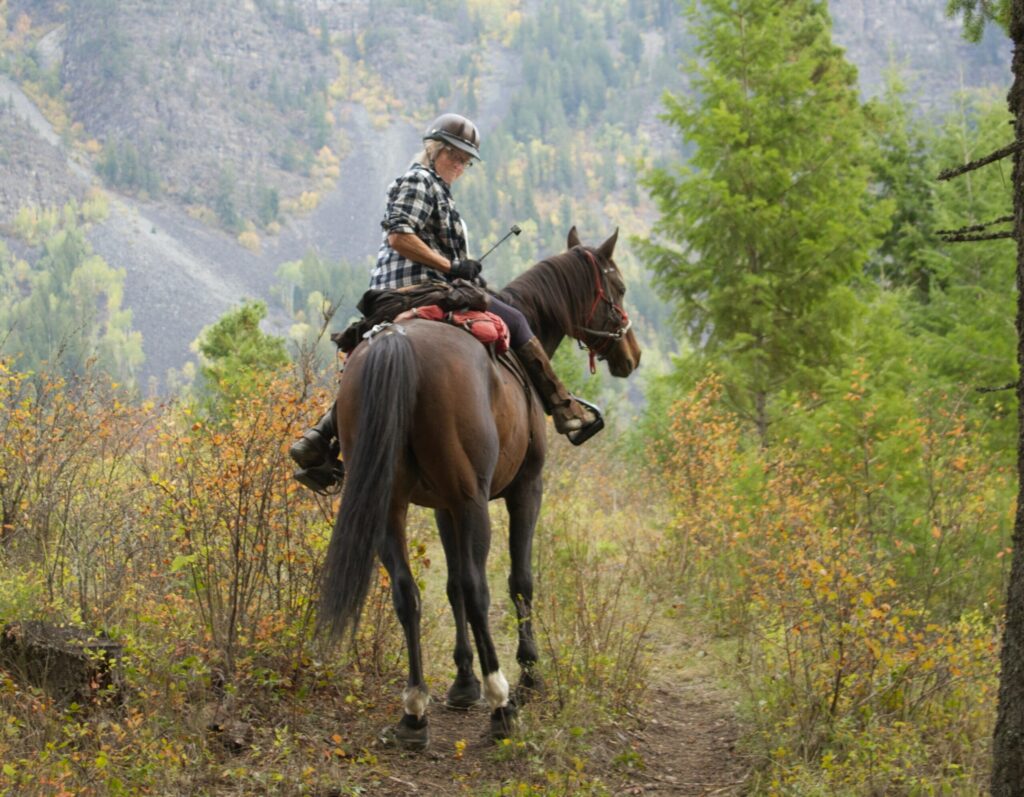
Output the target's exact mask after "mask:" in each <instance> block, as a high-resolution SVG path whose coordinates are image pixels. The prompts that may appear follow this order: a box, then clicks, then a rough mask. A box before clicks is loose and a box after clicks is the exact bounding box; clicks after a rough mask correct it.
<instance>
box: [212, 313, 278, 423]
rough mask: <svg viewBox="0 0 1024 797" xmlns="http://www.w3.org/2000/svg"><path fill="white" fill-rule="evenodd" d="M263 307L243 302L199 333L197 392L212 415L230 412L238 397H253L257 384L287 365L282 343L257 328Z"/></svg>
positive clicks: (262, 317) (262, 316)
mask: <svg viewBox="0 0 1024 797" xmlns="http://www.w3.org/2000/svg"><path fill="white" fill-rule="evenodd" d="M266 315H267V306H266V305H265V304H264V303H263V302H260V301H247V302H245V303H243V304H242V305H241V306H240V307H237V308H235V309H234V310H230V311H229V312H227V313H225V314H224V315H223V316H222V317H221V318H220V319H219V320H218V321H216V322H215V323H214V324H212V325H211V326H208V327H206V328H204V329H203V331H202V332H200V333H199V337H198V339H197V340H196V342H195V344H193V345H194V347H195V348H196V349H197V350H198V352H199V359H200V374H201V376H202V385H201V390H202V394H203V397H204V399H205V401H206V404H207V408H208V409H209V410H210V411H211V412H212V413H213V414H215V415H220V414H224V413H230V412H231V409H232V405H233V404H234V403H235V402H236V401H237V400H238V399H240V398H243V397H245V396H252V395H255V391H256V390H257V389H258V386H259V385H260V383H261V381H262V380H264V379H266V377H267V376H268V375H269V374H271V373H272V372H273V371H275V370H277V369H278V368H281V367H283V366H285V365H287V364H288V361H289V360H288V352H287V350H286V349H285V344H284V340H283V339H282V338H279V337H276V336H274V335H268V334H266V333H265V332H263V331H262V330H261V329H260V322H261V321H262V320H263V319H264V318H266Z"/></svg>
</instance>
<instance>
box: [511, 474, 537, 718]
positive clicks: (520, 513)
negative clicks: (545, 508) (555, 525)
mask: <svg viewBox="0 0 1024 797" xmlns="http://www.w3.org/2000/svg"><path fill="white" fill-rule="evenodd" d="M543 490H544V488H543V483H542V481H541V477H540V473H539V472H538V473H537V474H536V475H533V476H528V477H523V476H521V477H520V481H519V482H518V483H517V484H515V485H514V486H513V488H512V489H511V490H510V491H509V492H508V493H507V494H506V497H505V506H506V508H507V509H508V517H509V533H508V547H509V558H510V560H511V568H510V572H509V576H508V589H509V594H510V595H511V596H512V602H513V604H515V607H516V617H517V618H518V621H519V622H518V628H519V647H518V648H517V649H516V661H518V662H519V668H520V673H519V685H518V686H517V687H516V694H515V699H516V702H517V703H520V704H522V703H524V702H526V701H527V700H529V698H530V697H531V695H532V693H534V692H537V691H539V690H540V688H541V679H540V674H539V673H538V672H537V669H536V666H535V665H536V664H537V643H536V641H535V640H534V638H533V567H532V564H531V558H532V556H533V533H534V530H535V529H536V527H537V517H538V516H539V515H540V504H541V498H542V496H543Z"/></svg>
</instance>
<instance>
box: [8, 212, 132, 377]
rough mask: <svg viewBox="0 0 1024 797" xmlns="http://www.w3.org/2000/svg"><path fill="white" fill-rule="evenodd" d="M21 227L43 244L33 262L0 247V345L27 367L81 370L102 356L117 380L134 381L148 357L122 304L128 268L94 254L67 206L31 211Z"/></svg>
mask: <svg viewBox="0 0 1024 797" xmlns="http://www.w3.org/2000/svg"><path fill="white" fill-rule="evenodd" d="M18 219H19V221H18V228H19V230H20V231H21V234H22V235H23V236H24V237H26V238H27V239H28V240H29V242H36V241H39V242H40V243H41V246H40V248H39V249H38V250H37V251H36V253H35V255H34V262H32V263H29V262H26V261H24V260H21V259H20V258H18V257H16V256H15V255H14V254H13V253H11V252H10V251H9V250H8V249H7V248H6V247H2V248H0V284H2V285H3V291H2V293H0V330H2V333H0V336H2V337H0V348H2V350H3V351H4V352H5V353H6V354H7V355H8V356H13V357H15V358H16V359H17V361H18V367H19V368H22V369H26V370H31V369H35V368H38V367H39V365H40V364H41V363H43V362H47V361H48V362H50V363H51V364H55V365H56V364H59V367H60V368H61V369H62V370H63V371H64V373H65V374H69V375H70V374H76V373H83V372H84V371H85V370H86V368H87V366H88V364H89V363H90V362H91V361H92V360H93V359H96V360H97V361H98V364H99V365H100V367H101V368H102V369H104V370H105V371H107V372H108V373H109V374H111V375H112V376H114V377H115V378H118V379H121V380H125V381H131V379H132V378H133V374H134V373H135V370H136V368H137V367H138V366H139V364H140V363H141V362H142V338H141V335H140V334H139V333H138V332H135V331H133V330H132V326H131V320H132V315H131V311H130V310H125V309H123V308H122V306H121V302H122V295H123V289H124V278H125V274H124V271H123V270H122V269H115V268H112V267H111V266H110V265H108V264H107V263H106V261H104V260H103V259H102V258H101V257H99V256H97V255H95V254H93V252H92V248H91V246H90V245H89V243H88V241H87V240H86V237H85V232H84V230H83V229H82V228H81V227H80V226H79V219H78V209H77V207H76V206H75V205H68V206H66V207H65V208H64V211H63V212H62V213H60V214H58V213H57V212H56V211H51V212H49V213H46V212H43V213H40V212H38V211H37V210H33V209H26V210H25V211H24V212H23V213H20V214H19V217H18Z"/></svg>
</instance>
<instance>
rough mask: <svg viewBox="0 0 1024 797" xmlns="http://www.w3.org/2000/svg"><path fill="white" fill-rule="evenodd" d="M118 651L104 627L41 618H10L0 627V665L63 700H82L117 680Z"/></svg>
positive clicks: (115, 643)
mask: <svg viewBox="0 0 1024 797" xmlns="http://www.w3.org/2000/svg"><path fill="white" fill-rule="evenodd" d="M121 651H122V647H121V645H120V644H119V643H118V642H115V641H113V640H111V639H109V638H108V637H107V636H106V635H105V634H103V633H100V634H93V633H90V632H88V631H86V630H85V629H82V628H76V627H73V626H59V625H53V624H51V623H46V622H42V621H39V620H26V621H23V622H13V623H8V624H7V625H5V626H4V627H3V630H2V631H0V667H3V668H4V669H5V670H7V671H8V672H10V673H11V675H13V676H14V677H15V678H16V679H18V680H20V681H22V682H23V683H27V684H31V685H32V686H37V687H40V688H42V689H44V690H45V691H46V692H47V693H48V694H49V695H51V696H52V697H53V698H54V699H55V700H59V701H62V702H72V701H74V702H84V701H86V700H88V699H89V698H90V697H92V696H94V695H96V694H97V693H98V692H99V691H100V690H103V689H106V688H107V687H110V686H113V685H116V680H117V679H116V665H117V661H118V659H119V658H120V656H121Z"/></svg>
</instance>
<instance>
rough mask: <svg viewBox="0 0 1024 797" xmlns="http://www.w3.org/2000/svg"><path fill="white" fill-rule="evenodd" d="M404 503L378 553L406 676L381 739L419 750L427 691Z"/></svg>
mask: <svg viewBox="0 0 1024 797" xmlns="http://www.w3.org/2000/svg"><path fill="white" fill-rule="evenodd" d="M407 510H408V507H407V506H402V507H396V508H393V509H392V511H391V514H390V517H389V518H388V531H387V538H386V539H385V541H384V543H383V545H382V546H381V548H380V550H378V554H379V555H380V559H381V561H382V562H383V563H384V567H385V568H386V569H387V571H388V575H389V576H390V577H391V598H392V600H393V602H394V605H395V613H396V614H397V615H398V619H399V621H400V622H401V624H402V629H403V631H405V647H406V651H407V652H408V655H409V678H408V680H407V682H406V687H405V689H404V690H403V692H402V709H403V715H402V719H401V720H400V721H399V723H398V724H397V725H395V726H394V727H392V728H388V729H386V730H385V732H384V735H383V737H382V738H383V740H384V741H385V742H391V743H395V744H397V745H399V746H401V747H404V748H405V749H407V750H423V749H425V748H426V746H427V744H428V743H429V741H430V735H429V730H428V728H427V704H428V703H429V702H430V693H429V692H428V691H427V685H426V682H425V680H424V678H423V653H422V648H421V644H420V589H419V587H418V586H417V585H416V579H415V578H414V577H413V574H412V569H411V568H410V567H409V553H408V548H407V546H406V540H405V519H406V513H407Z"/></svg>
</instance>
